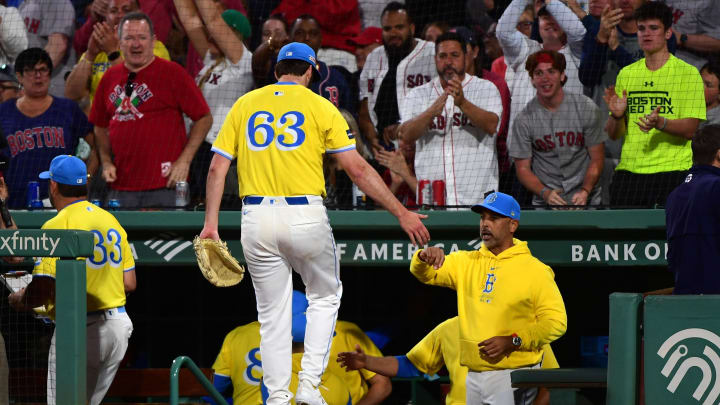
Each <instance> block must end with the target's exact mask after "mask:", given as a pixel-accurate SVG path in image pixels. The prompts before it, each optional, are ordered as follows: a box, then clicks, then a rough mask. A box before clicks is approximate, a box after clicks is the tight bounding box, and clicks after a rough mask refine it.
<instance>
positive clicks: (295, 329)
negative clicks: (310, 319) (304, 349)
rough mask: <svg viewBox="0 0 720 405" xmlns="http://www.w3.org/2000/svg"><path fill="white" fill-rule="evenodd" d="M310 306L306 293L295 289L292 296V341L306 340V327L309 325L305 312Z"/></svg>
mask: <svg viewBox="0 0 720 405" xmlns="http://www.w3.org/2000/svg"><path fill="white" fill-rule="evenodd" d="M307 308H308V300H307V297H306V296H305V294H303V293H301V292H300V291H297V290H293V296H292V341H293V342H298V343H299V342H304V341H305V327H306V326H307V318H306V316H305V312H306V311H307Z"/></svg>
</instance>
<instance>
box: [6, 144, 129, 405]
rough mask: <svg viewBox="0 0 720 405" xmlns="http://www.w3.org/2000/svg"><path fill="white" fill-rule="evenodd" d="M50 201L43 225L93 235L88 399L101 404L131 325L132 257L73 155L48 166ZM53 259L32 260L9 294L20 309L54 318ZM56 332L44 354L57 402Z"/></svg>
mask: <svg viewBox="0 0 720 405" xmlns="http://www.w3.org/2000/svg"><path fill="white" fill-rule="evenodd" d="M40 178H41V179H49V180H50V186H49V188H48V189H49V192H50V201H51V202H52V204H53V207H55V208H56V209H57V210H58V214H57V215H56V216H55V217H53V218H51V219H50V220H48V221H47V222H45V224H43V226H42V229H75V230H81V231H90V232H92V233H93V234H95V251H94V253H93V256H92V257H88V258H86V259H84V260H85V264H86V280H87V311H88V313H87V347H88V350H87V399H88V403H90V404H92V405H95V404H99V403H100V402H101V401H102V399H103V397H104V396H105V393H106V392H107V390H108V388H110V384H111V383H112V381H113V378H114V377H115V372H116V371H117V369H118V366H119V365H120V362H121V361H122V358H123V356H124V355H125V351H126V350H127V346H128V340H129V339H130V335H131V334H132V330H133V325H132V321H130V317H129V316H128V314H127V312H126V311H125V294H126V293H128V292H131V291H134V290H135V287H136V280H135V260H134V259H133V256H132V252H131V250H130V245H129V244H128V240H127V233H126V232H125V230H124V229H123V228H122V226H120V223H118V221H117V220H116V219H115V217H114V216H113V215H112V214H110V213H109V212H107V211H105V210H103V209H102V208H100V207H97V206H95V205H94V204H91V203H90V202H88V201H87V167H86V166H85V163H83V161H82V160H80V159H78V158H76V157H75V156H69V155H60V156H57V157H55V158H54V159H53V160H52V162H51V163H50V170H49V171H46V172H42V173H40ZM56 262H57V258H51V257H45V258H42V260H40V261H38V262H37V263H35V269H34V270H33V278H32V281H31V282H30V284H28V286H27V288H25V289H22V290H19V291H18V292H15V293H13V294H11V295H10V298H9V300H10V303H11V305H13V307H15V308H16V309H19V310H30V309H31V308H35V307H38V306H42V305H45V306H46V307H47V309H48V314H49V315H50V317H51V318H52V319H55V303H54V297H55V271H56V269H55V265H56ZM55 367H56V364H55V334H54V333H53V337H52V341H51V344H50V354H49V357H48V378H47V383H48V385H47V401H48V404H55V382H56V378H55V375H56V370H55Z"/></svg>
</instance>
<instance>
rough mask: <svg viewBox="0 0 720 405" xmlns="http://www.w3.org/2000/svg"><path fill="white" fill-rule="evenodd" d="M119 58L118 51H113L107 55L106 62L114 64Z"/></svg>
mask: <svg viewBox="0 0 720 405" xmlns="http://www.w3.org/2000/svg"><path fill="white" fill-rule="evenodd" d="M119 57H120V51H113V52H110V53H109V54H108V60H109V61H110V62H114V61H115V59H117V58H119Z"/></svg>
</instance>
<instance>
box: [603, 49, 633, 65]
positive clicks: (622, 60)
mask: <svg viewBox="0 0 720 405" xmlns="http://www.w3.org/2000/svg"><path fill="white" fill-rule="evenodd" d="M606 47H607V45H606ZM610 54H611V55H610V57H611V58H612V59H613V60H614V61H615V63H616V64H617V65H618V67H620V69H622V68H624V67H625V66H627V65H630V64H632V63H635V61H637V58H635V56H634V55H633V54H631V53H630V52H628V51H626V50H625V48H623V46H622V45H620V46H618V47H617V49H615V50H614V51H611V52H610Z"/></svg>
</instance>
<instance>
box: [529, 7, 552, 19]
mask: <svg viewBox="0 0 720 405" xmlns="http://www.w3.org/2000/svg"><path fill="white" fill-rule="evenodd" d="M524 12H525V10H523V13H524ZM540 17H552V18H555V17H553V15H552V13H550V11H548V9H547V6H542V7H540V10H538V12H537V18H540Z"/></svg>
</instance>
